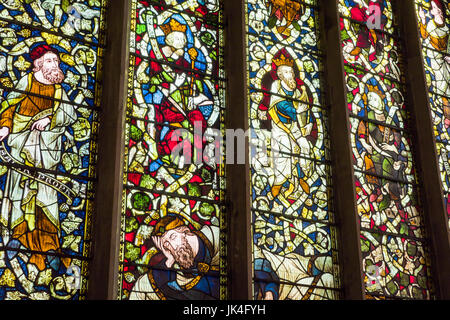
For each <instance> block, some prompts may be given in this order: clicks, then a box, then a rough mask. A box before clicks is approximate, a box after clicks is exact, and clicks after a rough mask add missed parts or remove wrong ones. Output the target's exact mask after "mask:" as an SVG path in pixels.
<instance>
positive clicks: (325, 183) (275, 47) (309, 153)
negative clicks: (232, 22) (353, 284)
mask: <svg viewBox="0 0 450 320" xmlns="http://www.w3.org/2000/svg"><path fill="white" fill-rule="evenodd" d="M246 10H247V25H248V29H247V41H248V43H247V51H248V66H247V68H248V87H249V97H250V99H249V121H250V130H251V133H250V137H251V144H252V148H251V154H250V159H251V164H250V165H251V196H252V203H251V208H252V226H253V230H252V231H253V235H252V237H253V238H252V239H253V244H252V245H253V269H254V270H253V272H254V275H253V277H254V288H253V289H254V298H255V299H265V300H272V299H273V300H278V299H280V300H284V299H288V300H310V299H311V300H316V299H337V298H338V297H339V275H338V268H337V254H336V237H335V234H336V229H335V225H334V223H335V221H334V214H333V205H332V192H331V178H330V177H331V175H330V157H329V140H328V132H327V125H328V124H327V122H328V119H327V116H328V106H327V105H326V104H325V103H324V101H325V99H324V90H323V86H322V82H321V80H322V76H323V53H322V52H321V50H320V46H319V37H320V35H319V30H318V29H319V23H318V19H319V17H318V15H319V9H318V6H317V2H316V1H305V2H299V1H276V0H248V1H247V7H246Z"/></svg>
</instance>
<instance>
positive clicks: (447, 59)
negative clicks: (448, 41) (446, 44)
mask: <svg viewBox="0 0 450 320" xmlns="http://www.w3.org/2000/svg"><path fill="white" fill-rule="evenodd" d="M444 60H445V62H447V63H448V64H450V56H446V57H445V58H444Z"/></svg>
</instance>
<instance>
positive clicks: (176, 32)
mask: <svg viewBox="0 0 450 320" xmlns="http://www.w3.org/2000/svg"><path fill="white" fill-rule="evenodd" d="M131 17H132V20H131V39H130V50H131V56H130V65H129V87H128V105H127V112H126V117H127V120H126V131H125V135H126V138H125V149H124V150H125V154H126V159H125V164H124V170H125V173H124V192H123V215H122V229H121V257H120V272H119V273H120V277H119V288H120V291H119V298H120V299H131V300H159V299H161V300H165V299H196V300H203V299H220V298H224V297H225V294H226V292H225V285H224V284H225V281H226V277H225V275H224V272H225V262H224V258H223V256H224V239H223V238H222V237H223V236H224V233H223V232H221V229H222V228H224V216H223V214H222V212H223V209H222V201H223V199H224V198H223V192H224V187H225V186H224V184H225V181H224V165H223V162H222V161H221V159H220V153H218V152H216V151H217V148H218V147H219V148H220V146H218V145H217V139H215V137H216V138H217V136H222V135H223V129H224V128H223V114H224V105H225V98H224V85H225V82H224V80H225V78H224V71H223V67H222V65H223V62H222V59H223V58H222V48H223V39H222V8H221V3H220V2H219V1H218V0H209V1H202V0H189V1H185V0H161V1H143V0H134V1H132V9H131ZM178 151H182V152H178Z"/></svg>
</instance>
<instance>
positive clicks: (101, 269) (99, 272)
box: [88, 0, 130, 300]
mask: <svg viewBox="0 0 450 320" xmlns="http://www.w3.org/2000/svg"><path fill="white" fill-rule="evenodd" d="M129 6H130V1H128V0H114V1H109V6H108V8H107V17H106V26H107V28H106V48H105V57H104V63H103V96H102V103H101V108H102V112H101V119H100V130H99V141H98V146H99V148H98V149H99V151H98V152H99V153H98V185H97V193H96V205H95V209H96V211H95V216H94V227H93V253H92V255H93V260H92V262H91V264H90V266H91V268H90V277H89V287H88V298H89V299H94V300H113V299H117V292H118V270H119V248H120V239H119V236H120V217H121V212H122V191H123V177H122V175H123V157H124V154H123V150H124V148H123V141H124V138H123V137H124V131H125V106H126V102H127V81H128V64H129V61H128V60H129V41H128V38H129V34H130V31H129V30H130V27H129V24H130V22H129V21H130V13H129V12H130V8H129Z"/></svg>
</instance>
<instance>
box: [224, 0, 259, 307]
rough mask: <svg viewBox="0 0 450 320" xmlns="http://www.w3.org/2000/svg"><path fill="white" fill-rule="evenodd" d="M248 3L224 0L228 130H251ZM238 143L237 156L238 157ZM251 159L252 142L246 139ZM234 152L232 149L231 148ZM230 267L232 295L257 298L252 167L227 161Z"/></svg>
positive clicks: (230, 295)
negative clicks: (253, 249) (254, 287)
mask: <svg viewBox="0 0 450 320" xmlns="http://www.w3.org/2000/svg"><path fill="white" fill-rule="evenodd" d="M245 2H246V1H243V0H224V1H223V3H224V15H225V19H224V20H225V21H224V22H225V48H224V51H225V52H224V56H225V71H226V77H227V79H228V81H227V95H226V96H227V106H226V115H225V118H226V121H225V126H226V129H234V130H238V129H242V130H244V131H245V130H247V129H248V127H249V122H248V90H247V69H248V68H247V63H246V61H247V54H246V48H247V42H246V33H245V27H246V25H245V10H246V9H245V8H246V6H245ZM237 146H238V144H237V143H236V144H235V148H234V149H235V150H234V159H235V162H236V159H238V157H237V156H238V155H237V152H239V150H238V148H237ZM245 149H246V155H245V158H246V159H247V158H248V156H247V155H248V154H249V152H248V141H246V148H245ZM228 151H230V149H228ZM226 175H227V179H226V181H227V185H226V193H225V194H226V211H227V212H226V217H227V242H228V244H227V267H228V268H227V270H228V298H229V299H231V300H251V299H252V298H253V297H252V296H253V294H252V292H253V289H252V288H253V279H252V275H253V267H252V243H253V242H252V237H251V226H252V225H251V210H250V202H251V194H250V187H251V186H250V166H249V164H248V161H246V164H245V165H240V164H231V163H227V164H226Z"/></svg>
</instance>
